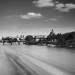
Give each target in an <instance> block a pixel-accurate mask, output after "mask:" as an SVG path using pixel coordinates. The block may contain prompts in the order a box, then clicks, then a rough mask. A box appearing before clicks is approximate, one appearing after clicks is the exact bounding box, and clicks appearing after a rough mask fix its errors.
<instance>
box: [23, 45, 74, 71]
mask: <svg viewBox="0 0 75 75" xmlns="http://www.w3.org/2000/svg"><path fill="white" fill-rule="evenodd" d="M22 47H24V48H23V49H24V50H27V51H29V52H31V53H33V54H36V55H38V56H41V57H43V58H46V59H48V60H50V61H54V62H56V63H58V64H60V65H62V66H66V67H67V68H70V69H73V70H74V71H75V51H74V50H72V49H65V48H54V47H46V46H26V45H25V46H22Z"/></svg>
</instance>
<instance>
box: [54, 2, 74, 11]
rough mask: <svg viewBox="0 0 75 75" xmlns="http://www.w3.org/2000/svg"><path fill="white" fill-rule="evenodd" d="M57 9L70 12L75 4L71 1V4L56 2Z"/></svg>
mask: <svg viewBox="0 0 75 75" xmlns="http://www.w3.org/2000/svg"><path fill="white" fill-rule="evenodd" d="M55 9H56V10H59V11H60V12H69V11H70V10H71V9H75V4H72V3H69V4H63V3H59V4H56V8H55Z"/></svg>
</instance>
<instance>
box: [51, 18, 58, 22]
mask: <svg viewBox="0 0 75 75" xmlns="http://www.w3.org/2000/svg"><path fill="white" fill-rule="evenodd" d="M57 20H58V19H57V18H51V19H50V21H54V22H55V21H57Z"/></svg>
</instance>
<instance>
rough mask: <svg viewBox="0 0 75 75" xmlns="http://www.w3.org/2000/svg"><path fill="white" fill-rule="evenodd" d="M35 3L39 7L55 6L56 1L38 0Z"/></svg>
mask: <svg viewBox="0 0 75 75" xmlns="http://www.w3.org/2000/svg"><path fill="white" fill-rule="evenodd" d="M33 3H34V4H35V5H36V6H38V7H49V6H50V7H53V6H54V2H53V0H37V1H33Z"/></svg>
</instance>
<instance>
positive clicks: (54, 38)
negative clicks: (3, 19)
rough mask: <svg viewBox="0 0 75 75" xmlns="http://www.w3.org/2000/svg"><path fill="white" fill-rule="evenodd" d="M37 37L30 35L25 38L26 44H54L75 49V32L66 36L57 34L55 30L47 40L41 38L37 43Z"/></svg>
mask: <svg viewBox="0 0 75 75" xmlns="http://www.w3.org/2000/svg"><path fill="white" fill-rule="evenodd" d="M35 39H36V38H35V37H33V36H32V35H28V36H26V37H25V40H26V42H25V43H26V44H38V43H39V44H40V43H42V44H44V43H45V44H46V45H47V44H53V45H56V46H63V47H75V32H69V33H65V34H61V33H58V34H55V33H54V31H53V29H52V31H51V32H50V34H49V35H48V36H47V37H46V38H40V39H39V41H38V42H36V41H35Z"/></svg>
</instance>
